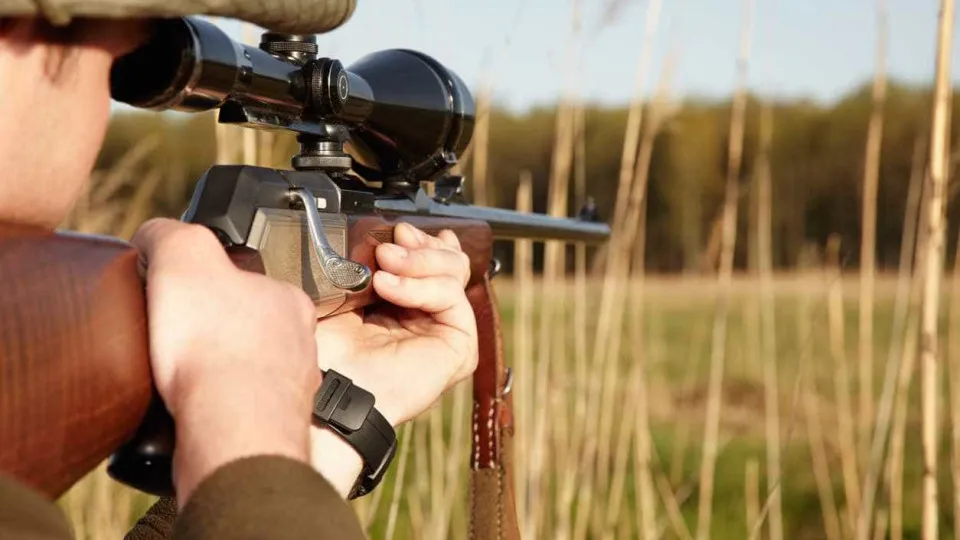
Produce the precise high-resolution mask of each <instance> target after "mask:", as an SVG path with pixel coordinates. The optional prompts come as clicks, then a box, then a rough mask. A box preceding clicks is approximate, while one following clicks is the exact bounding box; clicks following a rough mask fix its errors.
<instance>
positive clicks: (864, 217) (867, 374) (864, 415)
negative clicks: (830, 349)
mask: <svg viewBox="0 0 960 540" xmlns="http://www.w3.org/2000/svg"><path fill="white" fill-rule="evenodd" d="M876 9H877V14H876V17H877V42H876V48H875V50H876V53H875V55H876V69H875V71H874V77H873V90H872V94H871V99H872V103H871V109H870V123H869V125H868V127H867V142H866V152H865V156H864V166H863V203H862V205H863V211H862V212H861V224H860V228H861V231H862V233H861V238H860V332H859V334H858V337H859V360H860V371H859V372H860V377H859V383H860V407H859V413H860V414H859V419H860V422H859V434H860V438H859V455H860V458H861V459H865V458H866V456H867V451H868V447H869V445H870V426H871V425H872V423H873V362H874V359H873V306H874V281H875V275H874V274H875V273H876V270H875V269H874V266H875V262H876V251H877V248H876V244H877V189H878V185H879V180H880V143H881V142H882V141H883V106H884V103H885V101H886V91H887V77H886V50H887V8H886V2H885V0H877V3H876ZM868 513H869V512H868ZM868 519H869V516H868ZM862 534H864V535H865V534H866V532H863V533H862ZM857 536H858V538H860V539H861V540H868V539H867V537H866V536H862V535H861V533H859V532H858V535H857Z"/></svg>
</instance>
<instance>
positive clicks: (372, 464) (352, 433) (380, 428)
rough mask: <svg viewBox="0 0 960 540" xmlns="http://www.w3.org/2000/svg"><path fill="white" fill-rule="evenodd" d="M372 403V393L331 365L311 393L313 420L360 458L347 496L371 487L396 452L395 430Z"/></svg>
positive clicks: (382, 474) (380, 477)
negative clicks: (361, 461) (354, 479)
mask: <svg viewBox="0 0 960 540" xmlns="http://www.w3.org/2000/svg"><path fill="white" fill-rule="evenodd" d="M375 403H376V398H374V396H373V394H371V393H370V392H368V391H367V390H364V389H363V388H360V387H359V386H357V385H355V384H353V381H352V380H350V379H349V378H348V377H346V376H344V375H343V374H341V373H338V372H336V371H334V370H332V369H330V370H327V371H325V372H324V375H323V382H322V383H321V384H320V388H319V389H318V390H317V393H316V395H315V397H314V402H313V417H314V419H315V420H316V421H317V423H319V424H320V425H323V426H326V427H329V428H330V429H331V430H332V431H333V432H334V433H337V434H338V435H339V436H340V437H341V438H343V440H344V441H346V442H347V444H349V445H350V446H352V447H353V449H354V450H356V451H357V453H358V454H360V458H361V459H362V460H363V470H362V471H361V473H360V477H359V478H358V479H357V482H356V484H354V487H353V489H352V490H351V492H350V494H349V498H350V499H355V498H357V497H361V496H363V495H366V494H367V493H370V492H371V491H373V489H374V488H376V487H377V485H379V484H380V481H381V480H383V476H384V475H385V474H386V472H387V469H388V468H389V466H390V463H391V462H392V461H393V457H394V454H396V450H397V434H396V432H395V431H394V429H393V426H391V425H390V422H388V421H387V419H386V418H384V416H383V415H382V414H380V411H378V410H377V409H376V408H375V407H374V404H375Z"/></svg>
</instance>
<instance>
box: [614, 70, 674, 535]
mask: <svg viewBox="0 0 960 540" xmlns="http://www.w3.org/2000/svg"><path fill="white" fill-rule="evenodd" d="M674 52H675V51H671V53H670V54H668V57H667V59H666V61H665V62H664V72H663V74H662V77H661V80H660V84H659V85H658V89H657V95H656V98H655V100H654V103H653V106H652V107H651V111H650V119H649V121H648V122H647V125H646V126H645V128H644V133H643V139H642V140H641V142H640V153H639V156H638V158H637V160H636V162H635V169H634V179H633V181H632V182H631V184H632V188H633V189H632V192H631V194H630V198H629V200H628V205H627V214H626V219H625V220H624V223H623V228H624V235H623V237H622V238H621V241H622V242H623V243H622V244H621V245H620V246H618V248H619V249H618V251H617V252H615V253H613V260H612V261H611V264H615V265H617V268H616V273H615V275H616V276H617V279H626V278H628V276H630V275H631V273H630V262H631V259H633V260H634V264H633V267H634V270H633V274H632V275H633V276H634V277H633V280H632V281H631V280H628V281H627V283H629V284H630V285H631V286H633V287H635V288H636V291H639V293H638V294H636V295H635V296H634V297H632V298H631V302H630V307H631V315H632V319H633V324H634V330H633V333H632V334H633V336H634V340H635V341H634V347H633V351H634V357H633V364H634V366H640V367H641V368H642V370H641V371H639V372H637V373H636V374H635V376H634V377H631V378H630V379H629V380H632V381H634V384H635V385H636V386H635V388H634V391H635V392H636V397H637V399H638V400H640V401H641V402H642V403H639V404H638V410H637V418H636V422H637V426H636V428H637V430H638V431H637V448H636V455H635V462H636V469H637V470H636V471H635V474H637V475H638V480H639V482H638V484H639V493H638V498H639V499H640V513H641V517H642V522H643V524H644V525H643V529H642V530H643V534H642V538H645V539H646V538H652V537H653V536H654V535H655V534H656V530H655V524H656V504H655V501H656V498H655V495H654V486H653V480H652V478H651V477H650V458H651V456H650V448H651V443H650V429H649V418H648V414H649V413H648V410H647V403H646V399H647V382H646V367H645V366H646V362H645V355H646V351H645V350H644V346H643V340H642V335H643V302H644V298H643V293H642V291H643V276H644V269H643V258H644V253H645V247H646V207H647V184H648V179H649V172H650V162H651V160H652V159H653V146H654V141H655V139H656V136H657V133H659V130H660V125H661V123H662V121H663V116H664V112H663V111H664V109H665V103H666V100H667V93H668V88H669V81H670V74H671V72H672V68H673V65H674V62H675V56H674ZM628 296H630V295H627V294H621V295H620V297H619V299H618V301H616V302H614V304H613V305H612V306H611V310H613V311H614V312H615V313H617V314H618V316H617V317H616V319H615V320H619V319H621V318H622V316H623V312H624V308H625V305H624V304H625V302H626V300H627V297H628ZM622 331H623V328H622V326H621V325H617V326H616V327H615V328H614V329H613V332H612V337H611V339H612V340H614V342H613V344H612V346H611V347H610V348H609V349H607V351H608V356H607V357H606V358H605V359H604V364H605V366H606V369H605V370H604V385H603V387H602V392H601V394H602V396H603V400H602V405H601V409H600V410H601V411H602V412H606V414H601V417H600V421H601V423H600V433H599V439H600V450H599V451H598V460H597V463H598V467H597V471H598V477H599V479H600V482H599V483H600V485H604V484H605V483H606V473H607V471H608V468H607V461H606V456H609V443H610V441H611V439H612V433H611V428H612V426H611V424H612V420H613V416H614V415H613V414H610V413H612V412H613V410H614V403H615V402H614V399H615V396H616V380H617V374H618V371H619V370H618V369H617V368H618V366H619V362H618V359H619V355H620V344H621V336H622ZM637 341H639V343H637ZM622 429H623V430H624V431H626V430H628V429H631V427H630V426H628V425H626V424H624V425H622ZM625 481H626V479H625V478H624V477H614V479H613V482H614V485H613V486H611V487H612V489H611V491H610V494H611V500H609V501H608V504H611V503H613V502H614V501H613V496H614V495H616V494H618V493H619V492H620V490H621V489H622V487H623V484H624V482H625ZM608 512H609V510H608ZM598 514H599V512H598ZM609 517H610V514H609V513H608V519H609Z"/></svg>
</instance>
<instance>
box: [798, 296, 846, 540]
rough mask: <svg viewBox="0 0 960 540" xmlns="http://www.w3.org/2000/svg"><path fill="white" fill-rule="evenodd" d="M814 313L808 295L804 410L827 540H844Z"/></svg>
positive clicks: (801, 336) (802, 321)
mask: <svg viewBox="0 0 960 540" xmlns="http://www.w3.org/2000/svg"><path fill="white" fill-rule="evenodd" d="M812 318H813V311H812V309H811V306H810V300H809V298H808V297H807V295H803V294H802V295H800V298H799V301H798V306H797V341H798V342H799V343H801V346H800V348H799V357H798V359H797V363H798V364H799V366H800V370H801V376H802V377H803V378H804V380H805V381H806V384H805V385H804V392H803V410H804V416H805V422H804V423H805V424H806V427H807V444H808V445H809V446H810V458H811V461H812V463H813V478H814V480H815V482H816V484H817V495H818V496H819V498H820V512H821V514H822V515H823V526H824V532H825V534H826V538H827V540H843V535H842V534H841V530H840V518H839V517H838V514H837V503H836V501H835V500H834V498H833V483H832V481H831V478H830V464H829V460H828V458H827V450H826V447H825V445H824V442H823V427H822V426H821V424H820V405H819V404H820V396H819V394H818V392H817V383H816V376H815V374H814V372H813V367H812V363H813V358H812V355H811V354H810V346H809V344H808V338H809V337H810V336H811V335H812V329H811V325H810V321H811V320H812Z"/></svg>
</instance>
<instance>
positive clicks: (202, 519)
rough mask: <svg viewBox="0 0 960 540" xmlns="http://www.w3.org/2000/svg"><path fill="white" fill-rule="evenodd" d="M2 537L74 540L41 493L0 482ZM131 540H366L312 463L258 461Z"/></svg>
mask: <svg viewBox="0 0 960 540" xmlns="http://www.w3.org/2000/svg"><path fill="white" fill-rule="evenodd" d="M0 538H4V539H6V538H10V539H17V540H19V539H25V540H67V539H70V538H72V535H71V533H70V530H69V527H68V525H67V523H66V520H65V519H64V517H63V514H62V513H60V511H59V509H58V508H57V507H56V506H55V505H54V504H52V503H50V502H49V501H47V500H45V499H44V498H43V497H41V496H40V495H39V494H37V493H35V492H33V491H32V490H29V489H28V488H25V487H23V486H20V485H18V484H16V483H14V482H12V481H10V480H7V479H2V478H0ZM126 538H127V539H130V540H161V539H163V540H168V539H169V540H201V539H203V540H206V539H210V538H217V539H219V538H223V539H237V540H246V539H251V540H252V539H261V538H270V539H277V540H288V539H290V540H292V539H300V538H311V539H318V540H324V539H334V538H336V539H338V540H340V539H342V540H364V539H365V536H364V534H363V531H362V529H361V528H360V523H359V522H358V520H357V517H356V514H355V513H354V512H353V510H352V509H351V508H350V507H349V505H347V503H346V502H345V501H344V500H343V499H342V498H341V497H340V495H339V494H338V493H337V492H336V491H335V490H334V489H333V487H332V486H331V485H330V484H329V483H328V482H327V481H326V479H324V478H323V477H322V476H320V475H319V474H317V472H315V471H314V470H313V469H312V468H310V467H309V466H308V465H306V464H303V463H300V462H297V461H294V460H291V459H287V458H282V457H271V456H258V457H252V458H246V459H242V460H238V461H235V462H233V463H229V464H227V465H224V466H223V467H221V468H220V469H217V471H216V472H214V473H213V475H211V476H210V477H209V478H207V479H206V480H204V481H203V482H202V483H201V484H200V486H199V487H198V488H197V490H196V491H195V492H194V493H193V495H192V496H191V497H190V500H189V501H188V502H187V505H186V507H184V508H183V509H182V511H181V512H180V513H179V515H177V508H176V504H175V503H174V501H173V500H172V499H161V500H160V501H159V502H158V503H157V504H155V505H154V506H153V507H152V508H151V509H150V511H149V512H148V513H147V515H145V516H144V517H143V518H141V519H140V521H139V522H138V523H137V524H136V526H135V527H134V528H133V529H132V530H131V531H130V533H128V534H127V537H126Z"/></svg>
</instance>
